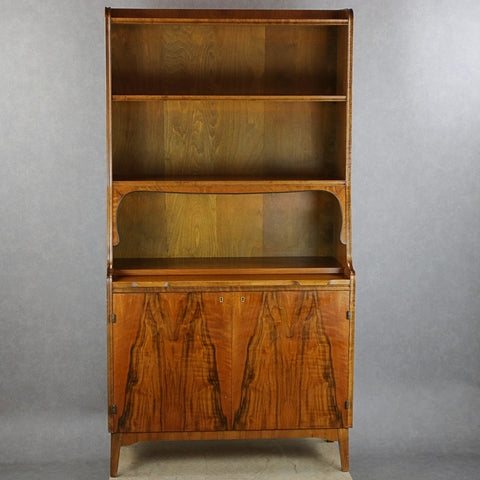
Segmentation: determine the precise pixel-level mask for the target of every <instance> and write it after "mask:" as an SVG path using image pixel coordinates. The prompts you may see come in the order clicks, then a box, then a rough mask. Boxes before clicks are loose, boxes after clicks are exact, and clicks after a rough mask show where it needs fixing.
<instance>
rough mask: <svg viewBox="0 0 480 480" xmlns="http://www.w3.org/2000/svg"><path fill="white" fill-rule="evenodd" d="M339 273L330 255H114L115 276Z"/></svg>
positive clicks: (341, 271)
mask: <svg viewBox="0 0 480 480" xmlns="http://www.w3.org/2000/svg"><path fill="white" fill-rule="evenodd" d="M240 273H243V274H253V275H257V274H291V275H294V274H342V273H344V268H343V266H342V265H341V264H340V263H339V262H338V260H336V259H335V258H333V257H238V258H117V259H115V260H114V263H113V274H114V275H119V276H123V275H221V274H223V275H228V274H240Z"/></svg>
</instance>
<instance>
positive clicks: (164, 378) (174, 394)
mask: <svg viewBox="0 0 480 480" xmlns="http://www.w3.org/2000/svg"><path fill="white" fill-rule="evenodd" d="M113 312H114V313H115V317H116V322H115V324H114V325H113V371H114V373H113V377H114V379H113V381H114V387H113V390H114V393H113V396H114V402H115V405H116V407H117V414H116V415H115V419H114V431H117V432H175V431H176V432H181V431H200V432H201V431H214V430H227V429H229V428H231V424H232V400H231V324H232V321H231V295H229V294H226V295H223V296H222V294H221V293H197V292H195V293H116V294H114V295H113Z"/></svg>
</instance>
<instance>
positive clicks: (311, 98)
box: [112, 94, 347, 102]
mask: <svg viewBox="0 0 480 480" xmlns="http://www.w3.org/2000/svg"><path fill="white" fill-rule="evenodd" d="M162 100H188V101H195V100H196V101H209V100H212V101H217V100H240V101H244V100H247V101H277V102H346V101H347V96H346V95H287V94H286V95H190V94H187V95H183V94H159V95H119V94H116V95H112V101H114V102H155V101H162Z"/></svg>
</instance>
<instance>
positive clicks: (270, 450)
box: [117, 438, 352, 480]
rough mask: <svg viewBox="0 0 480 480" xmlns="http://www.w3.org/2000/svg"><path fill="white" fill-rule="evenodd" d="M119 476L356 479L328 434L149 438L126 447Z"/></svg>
mask: <svg viewBox="0 0 480 480" xmlns="http://www.w3.org/2000/svg"><path fill="white" fill-rule="evenodd" d="M117 478H118V479H119V480H120V479H123V480H144V479H145V480H147V479H158V480H207V479H208V480H210V479H219V480H220V479H222V480H237V479H238V480H240V479H242V480H243V479H249V480H250V479H258V480H267V479H277V480H282V479H298V480H307V479H308V480H314V479H315V480H351V479H352V477H351V476H350V474H349V473H345V472H341V471H340V455H339V451H338V444H337V442H331V443H330V442H326V441H325V440H323V439H317V438H308V439H281V440H255V441H252V440H229V441H206V442H143V443H138V444H135V445H130V446H128V447H122V448H121V451H120V463H119V468H118V477H117Z"/></svg>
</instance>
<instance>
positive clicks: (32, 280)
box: [0, 0, 480, 480]
mask: <svg viewBox="0 0 480 480" xmlns="http://www.w3.org/2000/svg"><path fill="white" fill-rule="evenodd" d="M104 6H105V4H104V3H103V2H100V1H97V0H84V1H82V2H73V1H60V0H45V1H43V2H36V1H35V2H34V1H25V0H16V1H15V2H13V1H12V2H11V1H6V0H3V1H2V2H0V7H1V9H0V11H1V15H0V121H1V128H0V158H1V175H0V186H1V198H0V200H1V208H0V222H1V223H0V224H1V250H0V258H1V264H0V273H1V277H0V278H1V297H0V300H1V304H0V319H1V322H0V382H1V384H0V463H1V465H0V477H2V478H10V477H11V478H22V477H21V476H20V474H21V472H23V474H24V475H25V478H29V479H32V478H67V479H70V478H91V479H97V478H98V479H103V478H105V477H106V476H107V472H108V467H107V457H108V442H107V434H106V431H107V425H106V414H105V412H106V328H105V324H106V320H105V256H106V244H105V243H106V242H105V236H106V204H105V177H106V173H105V80H104V77H105V54H104ZM110 6H112V7H121V6H138V7H160V8H166V7H185V8H208V7H210V8H215V7H217V8H218V7H221V8H318V9H322V8H344V7H352V8H353V9H354V11H355V33H354V38H355V40H354V45H355V47H354V89H353V91H354V96H353V98H354V102H353V170H352V184H353V187H352V188H353V242H354V243H353V245H354V257H353V258H354V266H355V268H356V270H357V278H358V289H357V329H356V364H355V375H356V376H355V402H354V408H355V413H354V423H355V425H354V429H353V430H352V432H351V474H352V476H353V478H354V479H355V480H360V479H397V478H398V479H404V478H407V476H410V477H411V478H418V479H430V478H437V479H438V478H445V479H447V478H448V479H450V478H453V477H456V478H469V479H472V478H479V476H480V473H479V472H480V455H479V451H480V343H479V338H480V328H479V318H480V300H479V298H480V295H479V293H480V291H479V285H480V281H479V280H480V278H479V277H480V275H479V271H480V256H479V248H478V247H479V244H480V215H479V213H478V207H479V206H480V189H479V188H478V184H479V180H480V175H479V161H480V88H479V87H480V2H478V0H455V1H442V0H438V1H433V0H422V1H413V0H406V1H386V0H372V1H365V0H364V1H360V0H349V1H343V0H342V1H333V0H332V1H298V2H295V1H277V2H274V1H263V2H260V1H258V2H247V1H244V0H231V1H220V0H217V1H214V0H211V1H193V0H191V1H178V2H173V1H163V2H162V1H158V2H155V1H141V2H133V1H123V2H111V3H110Z"/></svg>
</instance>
